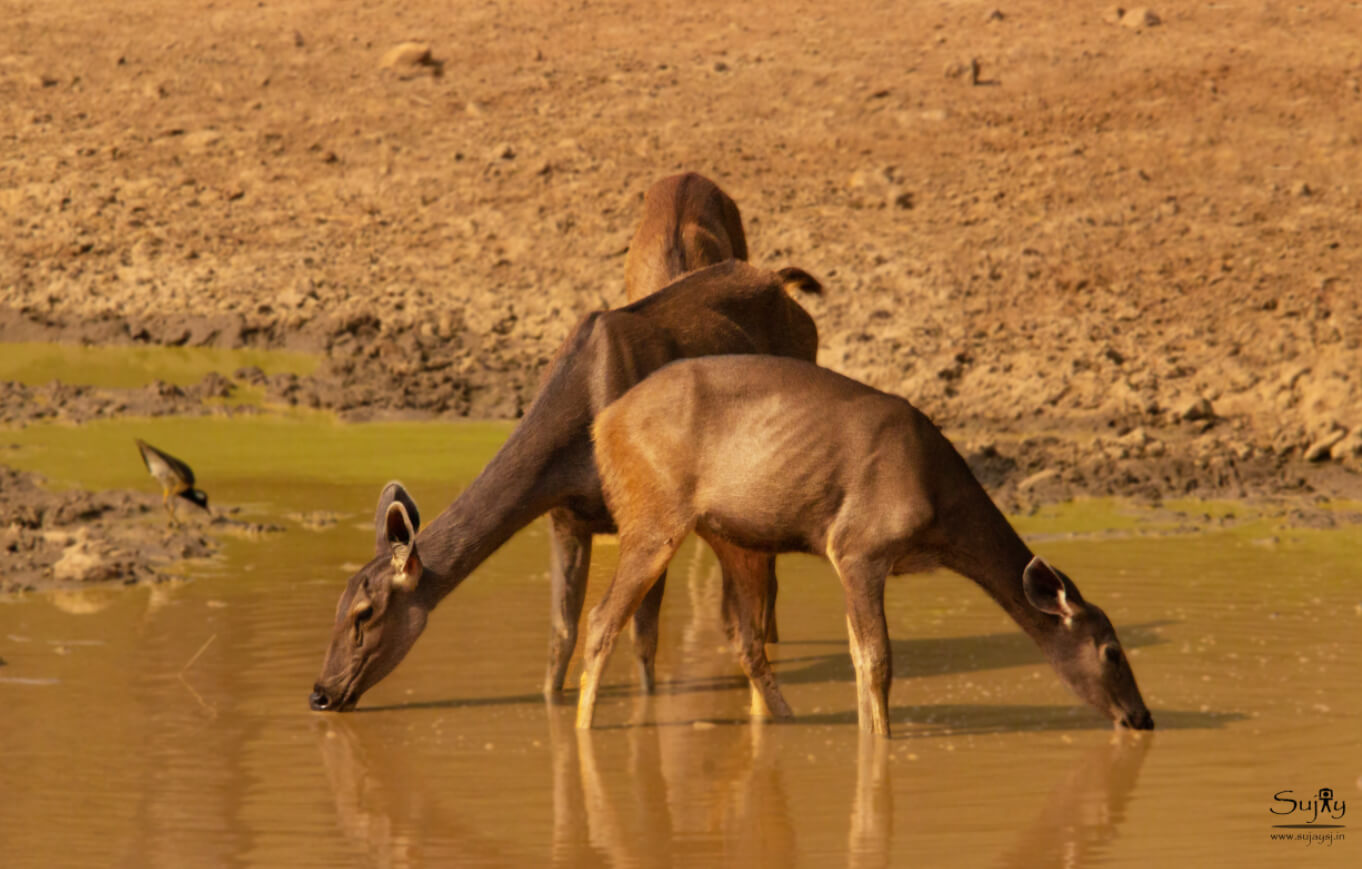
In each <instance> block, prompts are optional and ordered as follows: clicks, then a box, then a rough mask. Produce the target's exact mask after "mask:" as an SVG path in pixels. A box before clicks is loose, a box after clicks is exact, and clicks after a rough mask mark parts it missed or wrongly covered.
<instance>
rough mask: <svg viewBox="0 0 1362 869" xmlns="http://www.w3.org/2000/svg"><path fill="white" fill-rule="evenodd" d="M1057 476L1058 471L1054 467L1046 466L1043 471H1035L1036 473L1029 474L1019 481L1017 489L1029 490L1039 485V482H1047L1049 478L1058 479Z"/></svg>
mask: <svg viewBox="0 0 1362 869" xmlns="http://www.w3.org/2000/svg"><path fill="white" fill-rule="evenodd" d="M1058 477H1059V471H1058V469H1056V468H1046V469H1045V470H1043V471H1037V472H1036V473H1034V474H1032V475H1031V476H1029V477H1027V478H1026V479H1024V480H1022V481H1021V482H1020V483H1018V484H1017V491H1018V492H1029V491H1031V490H1032V489H1034V488H1036V487H1037V486H1039V485H1040V484H1042V483H1046V482H1049V481H1050V480H1054V479H1058Z"/></svg>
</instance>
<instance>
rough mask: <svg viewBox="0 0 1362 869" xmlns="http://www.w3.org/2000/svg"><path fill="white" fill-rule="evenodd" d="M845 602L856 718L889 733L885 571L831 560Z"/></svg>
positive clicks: (889, 665) (889, 664)
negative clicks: (853, 667) (853, 669)
mask: <svg viewBox="0 0 1362 869" xmlns="http://www.w3.org/2000/svg"><path fill="white" fill-rule="evenodd" d="M834 566H835V567H836V568H837V575H838V576H839V577H841V580H842V589H843V592H844V594H845V596H846V604H847V633H848V635H849V639H850V644H851V662H852V664H853V665H854V666H855V668H856V719H857V721H858V722H859V723H860V726H861V729H862V730H864V731H868V732H871V733H875V734H877V735H879V736H888V735H889V684H890V681H891V679H892V677H893V661H892V656H891V654H890V648H889V627H888V625H887V624H886V622H885V618H884V580H885V577H886V576H887V575H888V570H886V569H885V568H884V567H882V566H880V565H875V564H871V563H868V562H865V561H861V560H857V559H847V560H842V561H838V562H835V563H834Z"/></svg>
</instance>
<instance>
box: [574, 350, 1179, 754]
mask: <svg viewBox="0 0 1362 869" xmlns="http://www.w3.org/2000/svg"><path fill="white" fill-rule="evenodd" d="M593 430H594V437H595V446H596V463H597V467H598V468H599V472H600V476H601V480H602V484H603V487H604V491H605V498H606V504H607V505H608V506H609V507H610V510H611V513H612V515H613V516H614V517H615V522H616V525H617V526H618V528H619V540H620V559H619V567H618V569H617V571H616V573H615V576H614V579H613V580H612V581H611V584H610V587H609V588H608V589H607V590H606V592H605V596H604V597H603V598H602V599H601V601H600V603H598V604H597V605H596V607H595V608H594V609H593V610H592V611H591V615H590V617H589V619H588V622H587V638H586V645H585V648H584V663H583V669H582V680H581V693H580V694H579V696H578V708H577V726H578V727H582V728H587V727H590V726H591V723H592V718H593V710H594V706H595V700H596V693H597V689H598V687H599V683H600V678H601V671H602V668H603V666H604V664H605V661H606V658H607V656H608V655H609V654H610V650H611V647H612V645H613V643H614V641H615V637H616V636H617V635H618V633H619V631H620V628H621V627H622V626H623V624H624V621H625V620H626V619H627V618H628V617H629V614H630V613H631V612H633V610H634V608H635V607H636V606H638V603H639V601H641V600H642V599H643V597H644V596H645V595H647V594H648V590H649V588H650V587H651V586H652V583H653V580H654V579H655V578H656V577H657V576H658V575H659V574H660V573H661V572H662V571H663V570H664V569H665V568H666V566H667V563H668V561H670V559H671V557H672V555H673V553H675V552H676V549H677V547H678V546H680V544H681V541H682V540H683V539H684V538H685V536H686V534H688V533H689V532H691V531H695V532H696V533H697V534H698V535H699V536H700V537H701V538H703V539H704V540H706V541H707V542H708V543H709V544H710V545H711V546H712V547H713V548H714V549H715V551H716V552H720V553H723V552H724V551H726V550H727V549H730V548H732V547H738V548H740V549H744V550H756V551H762V552H771V553H775V552H791V551H798V552H810V553H814V554H821V555H825V556H826V557H827V559H828V560H829V561H830V562H832V565H833V567H834V568H835V569H836V571H837V575H838V576H839V577H840V579H841V582H842V587H843V591H844V595H845V599H846V607H847V627H848V632H849V634H850V641H851V659H852V663H853V665H854V666H855V670H856V690H857V718H858V721H859V723H860V726H861V729H862V730H867V731H871V732H873V733H876V734H881V735H886V736H887V735H888V733H889V683H890V676H891V661H890V648H889V635H888V629H887V626H886V623H885V616H884V585H885V580H886V579H887V577H889V576H890V575H897V574H903V573H910V572H915V571H920V570H924V569H928V568H931V567H935V566H937V565H941V566H944V567H947V568H949V569H951V570H954V571H956V572H957V573H961V574H963V575H965V576H966V577H968V578H970V579H972V580H974V581H975V582H976V583H978V584H979V585H980V586H982V587H983V589H984V590H985V591H986V592H988V593H989V594H990V595H991V596H992V597H993V599H994V600H995V601H997V602H998V604H999V605H1001V606H1002V608H1003V609H1004V610H1005V611H1006V612H1007V613H1008V615H1010V616H1011V617H1012V618H1013V619H1014V620H1015V621H1016V622H1017V624H1018V625H1020V626H1021V628H1022V630H1024V631H1025V632H1026V633H1027V634H1029V635H1030V636H1031V638H1032V639H1033V640H1035V641H1036V643H1037V644H1038V645H1039V646H1040V648H1041V649H1042V650H1043V651H1044V653H1045V655H1046V657H1047V658H1048V659H1049V661H1050V664H1051V665H1052V666H1053V667H1054V668H1055V670H1057V671H1058V673H1059V675H1060V677H1061V678H1062V679H1063V680H1064V682H1065V683H1067V684H1068V686H1069V687H1070V688H1072V689H1073V690H1074V691H1075V692H1076V693H1077V694H1078V696H1079V697H1081V698H1083V699H1084V700H1087V701H1088V702H1089V703H1090V704H1092V705H1093V706H1094V707H1096V708H1097V709H1098V710H1099V711H1100V712H1102V714H1104V715H1106V716H1108V717H1110V718H1111V719H1112V720H1113V721H1115V722H1116V723H1117V724H1118V725H1120V726H1124V727H1129V728H1135V729H1148V728H1151V727H1153V719H1152V717H1151V716H1150V714H1149V709H1148V708H1147V707H1146V706H1145V703H1144V699H1143V698H1142V697H1141V696H1140V691H1139V688H1138V687H1136V684H1135V676H1134V674H1133V673H1132V672H1131V669H1130V663H1129V661H1128V660H1127V659H1126V656H1125V653H1124V652H1123V651H1122V649H1121V644H1120V641H1119V640H1118V639H1117V637H1116V631H1115V629H1114V628H1113V627H1112V625H1111V622H1110V621H1109V620H1108V619H1107V616H1106V614H1105V613H1103V612H1102V610H1100V609H1098V608H1097V606H1095V605H1094V604H1091V603H1088V602H1087V601H1085V600H1084V599H1083V597H1082V596H1081V595H1080V594H1079V592H1078V588H1077V586H1075V585H1074V584H1073V582H1072V581H1071V580H1070V579H1069V578H1068V577H1067V576H1065V575H1064V574H1063V573H1060V572H1059V571H1058V570H1056V569H1054V568H1053V567H1051V566H1050V565H1049V564H1047V563H1046V562H1045V561H1043V560H1042V559H1040V558H1038V557H1036V556H1035V555H1033V554H1032V553H1031V551H1030V550H1029V549H1028V548H1027V547H1026V544H1025V543H1023V542H1022V541H1021V538H1020V537H1018V536H1017V534H1016V532H1015V531H1013V530H1012V527H1011V526H1010V525H1009V524H1008V522H1007V520H1006V519H1005V518H1004V517H1003V514H1002V513H1001V512H1000V511H999V510H998V508H997V506H995V505H994V503H993V501H992V500H991V499H990V498H989V497H988V494H987V493H986V492H985V491H984V488H983V486H981V485H980V484H979V481H978V480H976V479H975V477H974V475H973V474H972V473H971V472H970V469H969V466H968V465H966V464H965V461H964V459H963V458H961V456H960V454H959V453H958V452H956V450H955V448H954V447H953V446H951V443H950V441H948V440H947V439H946V437H945V436H944V435H943V434H942V433H941V432H940V430H938V429H937V427H936V426H935V425H933V424H932V422H931V421H930V420H929V419H928V418H927V417H926V416H925V415H923V414H922V413H921V412H919V411H918V410H917V409H916V408H914V407H913V406H912V405H911V404H909V403H908V402H907V401H905V400H904V399H902V398H899V397H897V396H893V395H889V394H886V393H883V392H880V391H878V390H876V389H872V388H871V387H869V386H866V385H864V384H861V383H857V382H856V381H854V380H851V379H849V378H846V377H843V376H841V375H840V374H836V373H833V372H831V371H828V370H826V369H823V368H819V367H817V366H816V365H813V364H811V363H809V362H805V361H802V360H796V359H776V358H771V357H762V358H746V359H739V358H736V357H730V356H716V357H709V358H706V359H690V360H684V361H679V362H675V363H673V364H671V365H668V366H667V367H666V368H664V369H662V370H661V371H658V372H656V373H654V374H653V375H652V376H651V377H649V378H648V379H647V380H646V381H644V382H642V383H640V384H639V385H638V386H636V387H634V388H633V389H631V390H630V391H629V392H628V393H626V394H625V395H624V397H622V398H621V399H620V400H618V401H616V402H615V403H614V404H613V405H611V406H610V407H608V408H606V410H605V411H604V412H603V413H601V414H599V415H598V416H597V419H596V423H595V426H594V429H593ZM764 589H765V586H764V585H763V584H761V583H759V582H750V581H749V582H747V583H745V584H743V585H740V586H739V587H738V588H736V589H735V592H736V594H737V599H738V603H739V612H738V617H739V618H738V627H739V630H740V644H739V659H740V662H741V664H742V667H743V670H744V671H745V672H746V673H747V676H748V678H749V680H750V681H751V685H752V705H753V714H754V715H756V714H760V713H761V711H762V707H763V706H764V707H765V711H766V712H768V713H769V714H771V715H772V716H774V717H777V718H783V717H788V716H789V715H790V707H789V705H788V704H787V703H786V702H785V698H784V697H783V696H782V695H781V693H780V689H779V687H778V686H777V685H776V680H775V676H774V674H773V673H772V672H771V668H770V665H769V663H768V661H767V659H766V647H765V644H764V643H763V642H762V638H761V635H760V630H759V625H760V613H761V612H762V610H763V606H764V603H763V601H762V600H761V598H762V596H763V593H764Z"/></svg>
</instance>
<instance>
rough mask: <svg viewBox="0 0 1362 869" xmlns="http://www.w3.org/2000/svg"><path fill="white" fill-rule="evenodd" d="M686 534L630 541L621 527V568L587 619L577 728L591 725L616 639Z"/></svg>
mask: <svg viewBox="0 0 1362 869" xmlns="http://www.w3.org/2000/svg"><path fill="white" fill-rule="evenodd" d="M683 537H685V529H684V528H682V529H679V530H678V531H677V532H675V533H673V534H671V535H669V536H668V535H658V534H649V535H647V537H646V538H644V539H641V540H631V539H630V535H628V534H626V533H625V532H624V531H623V529H621V533H620V561H619V567H617V568H616V569H615V577H614V579H612V580H611V581H610V587H609V588H607V589H606V590H605V596H604V597H602V598H601V600H600V602H599V603H597V604H596V606H595V608H594V609H592V610H591V615H590V616H589V617H588V618H587V626H586V648H585V650H584V661H583V665H582V683H581V686H582V687H581V691H580V692H579V693H578V695H577V726H578V727H580V728H583V729H585V728H588V727H590V726H591V721H592V717H593V716H594V714H595V707H596V693H597V691H598V690H599V688H600V681H601V672H602V671H603V670H604V669H605V662H606V660H607V659H608V658H609V657H610V651H611V649H613V648H614V646H615V639H616V638H617V637H618V636H619V634H620V631H622V630H623V629H624V623H625V622H626V621H628V620H629V617H630V616H631V615H633V614H634V611H635V610H636V609H638V607H639V604H640V603H642V602H643V598H644V597H645V596H646V595H647V594H648V590H649V589H651V588H652V587H653V584H654V583H655V582H656V581H657V580H658V578H659V577H661V575H662V572H663V571H664V570H666V568H667V562H669V561H671V558H672V556H673V555H674V554H675V553H676V549H677V547H678V546H680V545H681V539H682V538H683Z"/></svg>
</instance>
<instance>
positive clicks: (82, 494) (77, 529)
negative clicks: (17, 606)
mask: <svg viewBox="0 0 1362 869" xmlns="http://www.w3.org/2000/svg"><path fill="white" fill-rule="evenodd" d="M231 512H232V511H231V510H227V511H224V510H221V509H218V508H214V509H213V510H212V512H208V511H203V510H200V509H199V508H197V507H193V506H186V505H183V504H181V505H180V507H179V510H178V514H179V515H178V524H176V525H172V524H171V523H170V521H169V517H168V516H167V515H166V513H165V511H164V510H163V509H162V506H161V499H160V498H158V497H156V496H155V495H150V494H147V493H144V492H137V491H133V490H130V489H117V490H109V491H103V492H87V491H82V490H78V489H72V490H66V491H60V492H54V491H51V490H50V489H48V488H47V487H46V485H44V480H43V478H42V477H41V475H39V474H33V473H26V472H22V471H15V470H12V469H10V468H5V467H0V592H4V593H9V592H16V591H27V590H31V589H34V588H45V589H46V588H62V587H79V586H80V585H82V584H84V583H91V582H121V583H125V584H131V583H136V582H148V581H151V582H155V581H160V580H163V579H167V578H169V577H170V576H173V575H174V574H175V568H174V565H175V563H176V562H182V561H185V560H186V559H197V558H206V557H208V556H210V555H212V554H213V553H214V552H216V551H217V548H218V547H217V543H216V542H215V541H216V539H217V538H219V537H221V536H222V535H225V534H231V535H236V536H246V537H253V536H259V535H261V534H267V533H272V532H276V531H282V530H283V527H282V526H279V525H274V524H262V523H258V522H243V521H241V520H238V519H235V518H232V516H231V515H230V513H231Z"/></svg>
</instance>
